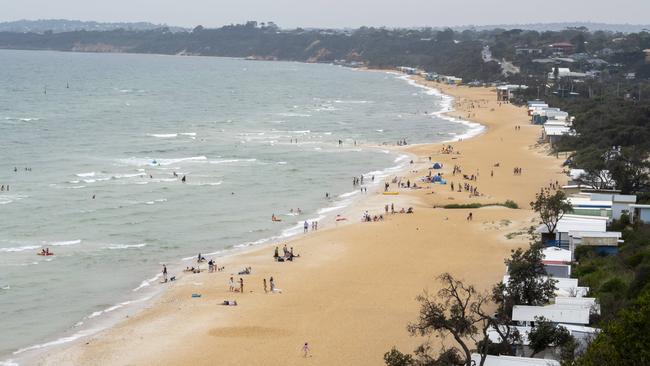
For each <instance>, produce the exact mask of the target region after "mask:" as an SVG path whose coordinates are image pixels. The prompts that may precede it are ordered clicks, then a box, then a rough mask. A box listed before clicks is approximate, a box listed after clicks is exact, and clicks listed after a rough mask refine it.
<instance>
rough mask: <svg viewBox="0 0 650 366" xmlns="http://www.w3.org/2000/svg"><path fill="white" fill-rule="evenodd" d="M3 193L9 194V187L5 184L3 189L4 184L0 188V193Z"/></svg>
mask: <svg viewBox="0 0 650 366" xmlns="http://www.w3.org/2000/svg"><path fill="white" fill-rule="evenodd" d="M4 191H7V192H9V185H8V184H7V186H6V188H5V185H4V184H3V185H2V186H0V192H4Z"/></svg>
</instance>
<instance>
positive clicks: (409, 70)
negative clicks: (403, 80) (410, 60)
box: [397, 66, 418, 75]
mask: <svg viewBox="0 0 650 366" xmlns="http://www.w3.org/2000/svg"><path fill="white" fill-rule="evenodd" d="M397 70H399V71H401V72H403V73H405V74H407V75H417V73H418V69H416V68H415V67H408V66H398V67H397Z"/></svg>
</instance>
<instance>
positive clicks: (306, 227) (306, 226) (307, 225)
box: [303, 220, 309, 232]
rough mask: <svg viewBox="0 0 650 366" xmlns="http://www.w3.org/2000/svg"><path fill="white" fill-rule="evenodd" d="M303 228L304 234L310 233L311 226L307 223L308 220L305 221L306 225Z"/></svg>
mask: <svg viewBox="0 0 650 366" xmlns="http://www.w3.org/2000/svg"><path fill="white" fill-rule="evenodd" d="M303 228H304V229H305V231H304V232H308V231H309V224H308V223H307V220H305V224H304V225H303Z"/></svg>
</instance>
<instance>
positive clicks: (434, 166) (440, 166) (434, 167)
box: [431, 163, 442, 169]
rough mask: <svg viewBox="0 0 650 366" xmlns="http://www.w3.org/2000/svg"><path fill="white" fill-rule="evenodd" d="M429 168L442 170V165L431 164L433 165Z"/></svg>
mask: <svg viewBox="0 0 650 366" xmlns="http://www.w3.org/2000/svg"><path fill="white" fill-rule="evenodd" d="M431 167H432V168H433V169H442V164H440V163H433V165H432V166H431Z"/></svg>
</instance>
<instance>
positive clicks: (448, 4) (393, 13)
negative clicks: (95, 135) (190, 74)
mask: <svg viewBox="0 0 650 366" xmlns="http://www.w3.org/2000/svg"><path fill="white" fill-rule="evenodd" d="M0 9H2V10H1V11H0V21H11V20H19V19H52V18H57V19H59V18H60V19H78V20H95V21H101V22H136V21H147V22H152V23H157V24H163V23H164V24H168V25H175V26H184V27H193V26H196V25H199V24H200V25H203V26H205V27H218V26H222V25H225V24H231V23H243V22H245V21H247V20H257V21H260V22H262V21H274V22H275V23H276V24H278V25H279V26H280V27H282V28H294V27H331V28H343V27H358V26H362V25H366V26H387V27H420V26H431V27H439V26H457V25H493V24H524V23H549V22H574V21H579V22H585V21H586V22H599V23H629V24H647V23H650V0H615V1H613V0H536V1H531V0H446V1H441V0H391V1H389V0H0Z"/></svg>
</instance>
